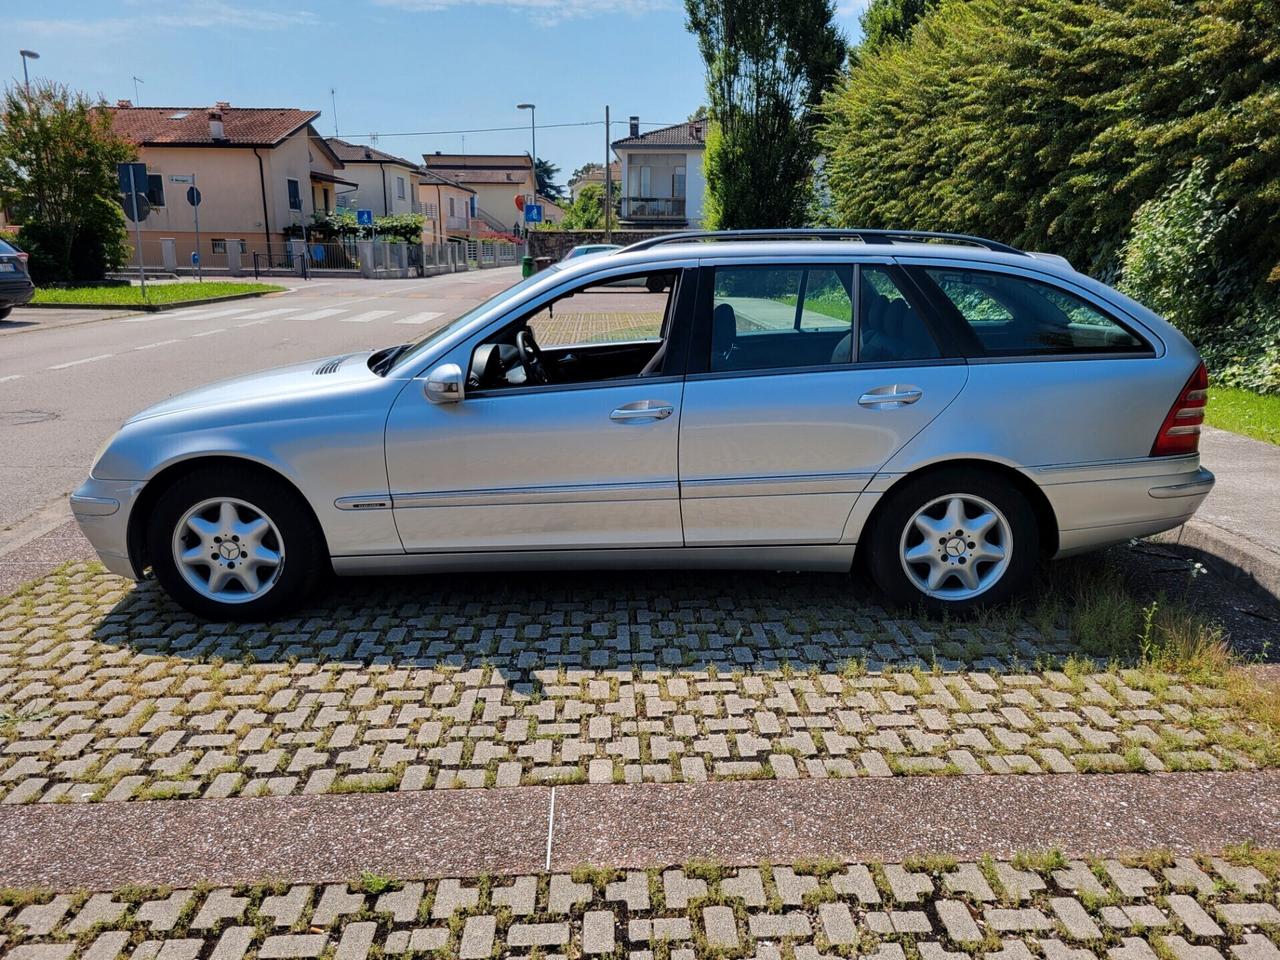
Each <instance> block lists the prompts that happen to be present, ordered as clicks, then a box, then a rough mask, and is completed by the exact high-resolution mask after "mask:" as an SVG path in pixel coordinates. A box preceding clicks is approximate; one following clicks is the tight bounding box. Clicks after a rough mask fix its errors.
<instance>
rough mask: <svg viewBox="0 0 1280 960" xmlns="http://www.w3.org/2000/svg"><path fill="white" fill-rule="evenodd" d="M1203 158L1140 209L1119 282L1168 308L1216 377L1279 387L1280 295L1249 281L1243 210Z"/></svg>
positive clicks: (1164, 311) (1270, 389)
mask: <svg viewBox="0 0 1280 960" xmlns="http://www.w3.org/2000/svg"><path fill="white" fill-rule="evenodd" d="M1218 194H1219V191H1218V188H1217V185H1216V184H1215V183H1211V182H1210V178H1209V173H1208V165H1207V164H1205V163H1204V162H1203V161H1201V160H1197V161H1196V162H1195V163H1194V164H1192V167H1191V169H1190V170H1189V171H1187V172H1186V173H1185V174H1183V175H1181V176H1180V177H1179V178H1178V179H1177V180H1176V181H1175V182H1174V183H1173V184H1172V185H1171V186H1170V187H1169V188H1168V189H1167V190H1166V191H1165V192H1164V194H1162V195H1161V196H1160V197H1157V198H1156V199H1153V200H1149V201H1147V202H1146V203H1145V204H1143V205H1142V207H1140V208H1139V209H1138V212H1137V214H1136V215H1135V216H1134V224H1133V232H1132V234H1130V236H1129V239H1128V241H1127V242H1126V244H1125V246H1124V249H1123V251H1122V253H1121V257H1120V260H1121V264H1122V271H1123V272H1122V275H1121V279H1120V283H1119V287H1120V289H1121V290H1123V291H1124V292H1125V293H1127V294H1128V295H1129V296H1131V297H1133V298H1134V299H1135V300H1137V301H1139V302H1140V303H1142V304H1144V305H1145V306H1147V307H1149V308H1151V309H1152V310H1154V311H1155V312H1156V313H1159V314H1161V315H1162V316H1164V317H1165V318H1166V319H1167V320H1169V321H1170V322H1171V323H1173V325H1174V326H1176V327H1177V328H1178V329H1179V330H1181V331H1182V333H1183V334H1184V335H1185V336H1186V337H1187V338H1188V339H1189V340H1191V342H1192V343H1194V344H1195V345H1196V346H1197V347H1198V348H1199V350H1200V352H1201V353H1202V354H1203V355H1204V357H1205V362H1206V364H1207V365H1208V366H1209V368H1210V371H1211V372H1212V374H1213V375H1214V380H1215V382H1217V383H1220V384H1222V385H1224V386H1236V387H1245V388H1246V389H1250V390H1255V391H1257V392H1259V393H1280V296H1277V295H1276V291H1275V289H1274V287H1273V286H1271V285H1269V284H1265V283H1264V284H1263V285H1261V286H1260V287H1259V288H1257V289H1250V286H1249V283H1248V281H1247V279H1246V276H1245V274H1244V271H1243V268H1242V266H1241V265H1240V264H1239V263H1237V262H1235V261H1234V260H1233V259H1232V257H1231V254H1230V246H1231V239H1232V231H1234V229H1235V222H1236V220H1237V216H1236V211H1235V210H1234V209H1227V208H1226V207H1225V206H1224V204H1223V203H1222V202H1221V201H1220V199H1219V196H1218Z"/></svg>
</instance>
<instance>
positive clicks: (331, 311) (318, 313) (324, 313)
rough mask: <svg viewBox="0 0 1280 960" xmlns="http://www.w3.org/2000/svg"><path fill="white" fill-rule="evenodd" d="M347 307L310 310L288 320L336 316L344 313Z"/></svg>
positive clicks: (320, 318) (319, 318)
mask: <svg viewBox="0 0 1280 960" xmlns="http://www.w3.org/2000/svg"><path fill="white" fill-rule="evenodd" d="M347 309H348V308H347V307H330V308H328V309H325V310H312V311H311V312H310V313H304V314H302V315H300V316H297V317H290V318H289V319H290V320H323V319H325V318H326V317H336V316H337V315H338V314H340V313H346V312H347Z"/></svg>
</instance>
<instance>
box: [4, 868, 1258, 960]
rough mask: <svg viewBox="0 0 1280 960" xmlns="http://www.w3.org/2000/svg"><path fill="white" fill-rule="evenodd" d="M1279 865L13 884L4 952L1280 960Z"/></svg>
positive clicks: (358, 959)
mask: <svg viewBox="0 0 1280 960" xmlns="http://www.w3.org/2000/svg"><path fill="white" fill-rule="evenodd" d="M1278 888H1280V854H1278V853H1277V852H1276V851H1271V850H1257V849H1252V848H1248V847H1241V848H1234V849H1231V850H1228V851H1226V852H1225V853H1224V855H1222V856H1219V857H1212V856H1195V857H1189V856H1181V857H1179V856H1173V855H1171V854H1169V853H1167V852H1165V851H1159V850H1156V851H1147V852H1145V853H1142V854H1140V855H1136V856H1131V857H1121V858H1099V859H1095V860H1089V861H1083V860H1073V859H1069V858H1067V857H1065V856H1063V855H1062V854H1061V853H1060V852H1058V851H1038V852H1027V853H1025V854H1021V855H1019V856H1017V857H1014V858H1013V859H1012V860H1010V861H1003V860H995V859H991V858H983V859H982V860H981V861H979V862H969V863H957V862H955V861H954V860H953V859H951V858H948V857H946V856H937V857H929V858H922V859H919V860H916V861H910V862H907V863H904V864H900V865H899V864H870V865H865V864H843V863H837V862H830V863H828V862H817V863H797V864H792V865H789V866H788V865H781V864H775V865H761V866H758V867H726V866H723V865H720V864H716V863H710V862H696V863H688V864H685V865H684V866H683V867H673V868H668V869H651V870H647V871H641V870H615V869H610V868H604V869H602V868H593V867H582V868H579V869H578V870H575V871H574V872H573V873H572V874H552V875H547V874H533V875H526V876H517V877H492V876H482V877H479V878H463V879H446V880H438V881H437V880H431V881H414V880H411V879H407V878H391V877H387V876H382V875H377V874H372V873H368V872H366V873H365V874H362V875H361V876H360V877H359V878H357V879H356V880H353V881H351V882H349V883H337V884H322V885H316V886H312V885H298V884H294V885H290V884H287V883H282V882H274V883H270V884H258V885H252V886H244V887H237V888H219V889H211V888H207V887H205V888H198V889H195V890H178V891H168V890H162V889H151V890H146V889H138V888H126V889H121V890H118V891H116V892H115V893H114V894H104V893H97V894H90V893H89V892H87V891H79V892H73V893H54V892H52V891H12V890H11V891H0V951H5V952H6V956H7V957H9V958H12V960H71V958H72V957H73V956H77V955H84V956H98V955H104V954H110V955H113V956H114V955H120V954H122V953H128V954H131V955H132V956H135V957H144V956H146V957H151V956H155V955H156V954H160V955H161V956H166V957H191V958H193V960H194V958H196V957H198V956H218V957H220V956H226V955H234V956H243V955H245V954H249V955H256V956H258V957H259V958H267V960H271V958H284V957H297V958H303V960H305V958H312V957H326V956H331V955H334V954H335V953H336V954H337V955H338V956H341V957H343V958H344V960H365V958H367V957H370V956H372V957H378V956H402V955H408V954H414V955H448V956H474V957H488V956H497V955H500V956H510V955H519V956H532V955H544V954H545V953H562V954H564V955H566V956H570V957H582V956H615V957H616V956H623V955H627V954H629V953H630V954H631V955H632V956H634V953H631V951H636V950H650V951H652V952H653V955H654V956H655V957H668V958H674V957H678V956H686V955H687V954H685V953H683V952H682V951H692V954H693V956H696V957H746V956H755V955H760V956H777V955H779V952H780V954H781V955H782V956H788V955H790V956H793V957H796V958H800V957H815V956H818V955H822V956H843V957H855V956H869V957H874V958H876V960H948V958H952V957H963V956H969V955H973V956H980V957H982V958H983V960H1028V958H1032V957H1039V956H1043V957H1045V958H1046V960H1089V958H1093V957H1096V958H1100V960H1151V958H1153V957H1172V958H1176V960H1215V958H1222V957H1230V958H1232V960H1269V958H1271V957H1274V956H1275V951H1276V949H1277V947H1276V938H1277V937H1280V910H1277V908H1276V906H1275V904H1274V902H1273V901H1274V898H1275V895H1276V892H1277V889H1278Z"/></svg>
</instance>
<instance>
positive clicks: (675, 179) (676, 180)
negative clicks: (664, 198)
mask: <svg viewBox="0 0 1280 960" xmlns="http://www.w3.org/2000/svg"><path fill="white" fill-rule="evenodd" d="M684 188H685V172H684V167H676V172H675V173H674V174H672V176H671V195H672V196H673V197H683V196H684Z"/></svg>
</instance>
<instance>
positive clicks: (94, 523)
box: [71, 477, 145, 580]
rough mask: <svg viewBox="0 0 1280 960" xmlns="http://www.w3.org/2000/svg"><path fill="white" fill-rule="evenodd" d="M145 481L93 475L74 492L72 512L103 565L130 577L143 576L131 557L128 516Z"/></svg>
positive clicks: (137, 577)
mask: <svg viewBox="0 0 1280 960" xmlns="http://www.w3.org/2000/svg"><path fill="white" fill-rule="evenodd" d="M144 485H145V484H144V483H143V482H142V481H140V480H139V481H132V480H95V479H93V478H92V477H90V478H89V479H88V480H86V481H85V482H84V483H82V484H80V486H79V488H77V490H76V492H75V493H73V494H72V495H71V512H72V513H73V514H74V515H75V518H76V523H78V524H79V525H80V530H81V531H82V532H83V533H84V535H85V537H86V538H88V540H89V542H90V543H91V544H93V549H94V550H96V551H97V553H98V556H99V557H100V558H101V559H102V563H103V565H104V566H105V567H106V568H107V569H108V570H110V571H111V572H112V573H115V574H119V575H120V576H122V577H128V578H129V579H131V580H138V579H140V577H139V575H138V571H135V570H134V568H133V561H132V560H131V559H130V557H129V516H130V514H131V513H132V512H133V505H134V503H135V502H136V501H137V499H138V494H139V493H141V492H142V488H143V486H144Z"/></svg>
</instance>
